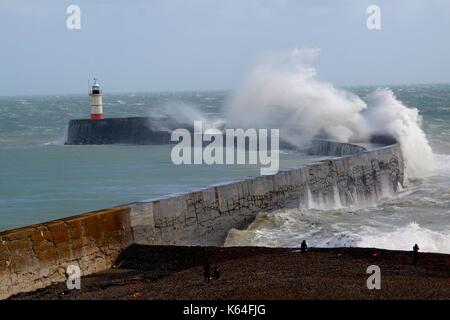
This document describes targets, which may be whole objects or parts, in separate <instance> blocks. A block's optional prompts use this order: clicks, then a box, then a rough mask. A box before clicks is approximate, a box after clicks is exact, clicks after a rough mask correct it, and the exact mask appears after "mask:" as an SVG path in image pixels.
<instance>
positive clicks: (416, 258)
mask: <svg viewBox="0 0 450 320" xmlns="http://www.w3.org/2000/svg"><path fill="white" fill-rule="evenodd" d="M419 250H420V248H419V246H418V245H417V243H416V244H415V245H414V247H413V265H414V266H415V267H416V268H417V266H418V265H419Z"/></svg>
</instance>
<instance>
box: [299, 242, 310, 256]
mask: <svg viewBox="0 0 450 320" xmlns="http://www.w3.org/2000/svg"><path fill="white" fill-rule="evenodd" d="M307 249H308V245H307V244H306V241H305V240H303V241H302V244H301V245H300V251H301V253H305V252H306V250H307Z"/></svg>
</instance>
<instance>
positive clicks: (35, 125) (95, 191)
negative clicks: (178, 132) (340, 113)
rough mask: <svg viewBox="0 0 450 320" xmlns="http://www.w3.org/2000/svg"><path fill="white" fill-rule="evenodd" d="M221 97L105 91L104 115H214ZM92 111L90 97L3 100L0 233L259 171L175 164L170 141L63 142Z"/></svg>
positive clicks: (288, 157)
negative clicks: (71, 126)
mask: <svg viewBox="0 0 450 320" xmlns="http://www.w3.org/2000/svg"><path fill="white" fill-rule="evenodd" d="M225 99H226V93H223V92H186V93H160V94H139V93H136V94H107V95H105V98H104V110H105V113H106V115H107V116H108V117H120V116H146V115H157V114H161V113H165V114H167V113H168V114H170V115H173V116H177V117H192V116H193V115H192V112H194V110H195V108H194V107H196V108H198V109H199V110H200V111H199V112H200V113H201V116H202V117H218V116H219V115H220V107H221V106H222V105H223V103H224V101H225ZM89 111H90V107H89V97H88V96H87V95H80V96H33V97H0V230H5V229H10V228H15V227H19V226H24V225H28V224H32V223H37V222H42V221H47V220H50V219H57V218H61V217H64V216H68V215H73V214H78V213H81V212H86V211H91V210H97V209H101V208H105V207H110V206H114V205H120V204H124V203H129V202H133V201H139V200H144V199H149V198H154V197H158V196H162V195H166V194H170V193H174V192H181V191H189V190H192V189H195V188H201V187H206V186H208V185H210V184H212V183H218V182H222V181H224V180H230V179H234V178H239V177H244V176H249V175H258V174H259V172H260V167H259V166H256V165H231V166H230V165H215V166H207V165H183V166H176V165H174V164H173V163H172V161H171V159H170V152H171V147H170V146H129V145H128V146H126V145H103V146H65V145H64V141H65V133H66V130H67V123H68V121H69V120H70V119H74V118H85V117H86V116H88V115H89ZM183 112H184V113H185V114H183ZM194 117H197V116H195V115H194ZM299 158H300V156H299V154H297V153H283V154H282V155H281V159H280V160H281V161H280V165H282V166H284V167H294V166H298V165H299V164H301V163H302V161H305V159H304V158H306V157H305V156H303V157H302V158H303V160H299Z"/></svg>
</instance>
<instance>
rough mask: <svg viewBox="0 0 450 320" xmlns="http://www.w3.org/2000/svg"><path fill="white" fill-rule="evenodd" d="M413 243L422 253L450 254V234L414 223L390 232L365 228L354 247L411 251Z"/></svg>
mask: <svg viewBox="0 0 450 320" xmlns="http://www.w3.org/2000/svg"><path fill="white" fill-rule="evenodd" d="M415 243H418V244H419V247H420V249H421V251H422V252H441V253H450V232H438V231H434V230H430V229H427V228H425V227H421V226H420V225H419V224H418V223H415V222H411V223H410V224H408V225H406V226H404V227H399V228H396V229H395V230H393V231H390V232H387V231H381V230H378V229H375V228H371V227H365V228H363V231H362V232H361V233H360V240H359V241H357V243H356V246H358V247H376V248H384V249H390V250H412V247H413V245H414V244H415Z"/></svg>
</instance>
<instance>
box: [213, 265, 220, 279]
mask: <svg viewBox="0 0 450 320" xmlns="http://www.w3.org/2000/svg"><path fill="white" fill-rule="evenodd" d="M213 277H214V279H219V278H220V269H219V266H218V265H217V264H216V265H215V266H214V270H213Z"/></svg>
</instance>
